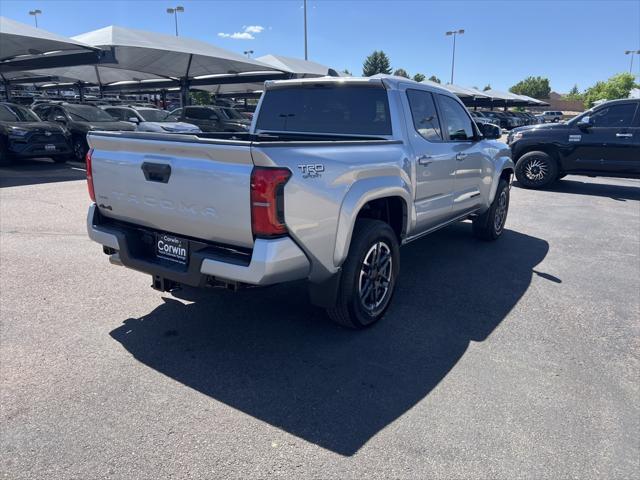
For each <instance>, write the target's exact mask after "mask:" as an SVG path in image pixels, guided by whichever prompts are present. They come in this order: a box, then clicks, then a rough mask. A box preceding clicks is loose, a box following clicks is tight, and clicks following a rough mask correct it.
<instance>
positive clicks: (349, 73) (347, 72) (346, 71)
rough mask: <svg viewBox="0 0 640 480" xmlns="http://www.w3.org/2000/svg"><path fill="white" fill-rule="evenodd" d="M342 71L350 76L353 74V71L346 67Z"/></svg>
mask: <svg viewBox="0 0 640 480" xmlns="http://www.w3.org/2000/svg"><path fill="white" fill-rule="evenodd" d="M342 73H344V74H345V75H347V76H348V77H350V76H351V72H350V71H349V70H347V69H346V68H345V69H344V70H342Z"/></svg>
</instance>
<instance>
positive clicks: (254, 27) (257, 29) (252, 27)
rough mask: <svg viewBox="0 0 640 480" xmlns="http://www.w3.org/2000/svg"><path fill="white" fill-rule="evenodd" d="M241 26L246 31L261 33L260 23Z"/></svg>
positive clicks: (262, 28)
mask: <svg viewBox="0 0 640 480" xmlns="http://www.w3.org/2000/svg"><path fill="white" fill-rule="evenodd" d="M242 28H244V31H245V32H247V33H261V32H262V31H263V30H264V27H263V26H262V25H245V26H243V27H242Z"/></svg>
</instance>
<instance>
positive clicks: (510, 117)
mask: <svg viewBox="0 0 640 480" xmlns="http://www.w3.org/2000/svg"><path fill="white" fill-rule="evenodd" d="M470 113H471V116H472V117H473V119H474V120H475V121H476V123H492V124H494V125H498V126H499V127H500V128H502V129H504V130H511V129H514V128H517V127H522V126H526V125H537V124H538V123H542V122H540V120H539V119H538V118H536V116H535V115H534V114H532V113H530V112H518V111H511V110H500V111H498V110H471V111H470Z"/></svg>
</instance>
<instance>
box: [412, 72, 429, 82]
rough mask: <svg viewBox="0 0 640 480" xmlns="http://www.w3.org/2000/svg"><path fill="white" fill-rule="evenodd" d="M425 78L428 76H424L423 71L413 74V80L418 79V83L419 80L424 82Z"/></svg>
mask: <svg viewBox="0 0 640 480" xmlns="http://www.w3.org/2000/svg"><path fill="white" fill-rule="evenodd" d="M425 78H427V77H425V76H424V75H423V74H421V73H416V74H415V75H414V76H413V80H414V81H416V82H418V83H419V82H422V81H423V80H424V79H425Z"/></svg>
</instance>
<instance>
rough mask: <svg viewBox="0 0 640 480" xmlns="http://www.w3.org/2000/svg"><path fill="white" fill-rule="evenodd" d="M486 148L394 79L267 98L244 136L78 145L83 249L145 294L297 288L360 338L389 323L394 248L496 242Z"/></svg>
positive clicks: (457, 114)
mask: <svg viewBox="0 0 640 480" xmlns="http://www.w3.org/2000/svg"><path fill="white" fill-rule="evenodd" d="M499 135H500V132H499V129H498V128H497V127H496V126H494V125H490V124H487V125H483V126H477V125H476V124H475V123H474V122H473V120H472V119H471V117H470V116H469V113H468V112H467V110H466V109H465V108H464V106H463V105H462V103H460V101H459V100H458V99H457V98H456V97H455V96H453V95H452V94H450V93H449V92H447V91H446V90H444V89H440V88H438V87H432V86H426V85H423V84H419V83H416V82H413V81H411V80H407V79H405V78H398V77H390V76H376V77H369V78H321V79H301V80H286V81H273V82H267V83H266V85H265V92H264V94H263V96H262V98H261V100H260V103H259V105H258V108H257V110H256V114H255V116H254V119H253V123H252V126H251V129H250V131H249V132H247V133H229V134H224V133H218V134H215V133H211V134H197V135H184V134H160V133H158V134H156V133H134V132H131V133H129V132H126V133H125V132H120V133H114V132H91V133H90V134H89V136H88V141H89V144H90V146H91V150H90V152H89V154H88V155H87V180H88V184H89V193H90V196H91V198H92V200H93V204H92V205H91V207H90V208H89V214H88V219H87V223H88V225H87V226H88V231H89V236H90V237H91V238H92V239H93V240H94V241H96V242H98V243H99V244H101V245H102V246H103V250H104V253H106V254H107V255H109V259H110V261H111V262H112V263H113V264H116V265H124V266H126V267H129V268H132V269H135V270H138V271H141V272H146V273H148V274H151V276H152V279H153V280H152V281H153V283H152V286H153V287H154V288H156V289H158V290H161V291H172V290H174V289H176V288H179V287H180V286H181V285H191V286H201V287H205V286H214V287H215V286H222V287H226V288H232V289H236V288H239V287H242V286H246V285H254V286H255V285H270V284H274V283H281V282H288V281H292V280H302V279H306V280H307V281H308V283H309V287H310V297H311V301H312V302H313V303H314V304H316V305H319V306H322V307H324V308H326V310H327V312H328V314H329V316H330V317H331V318H332V319H333V320H334V321H336V322H338V323H340V324H342V325H345V326H348V327H352V328H362V327H366V326H368V325H371V324H373V323H374V322H376V321H377V320H379V319H380V318H381V317H382V316H383V315H384V313H385V311H386V310H387V308H388V307H389V303H390V301H391V298H392V295H393V292H394V288H395V287H396V285H397V281H398V275H399V272H400V252H399V247H400V245H403V244H406V243H408V242H411V241H413V240H416V239H418V238H420V237H422V236H423V235H426V234H428V233H431V232H433V231H435V230H437V229H439V228H442V227H444V226H446V225H448V224H451V223H452V222H457V221H462V220H465V219H471V220H472V221H473V232H474V233H475V235H476V236H477V237H479V238H481V239H484V240H494V239H496V238H498V237H499V236H500V235H501V234H502V232H503V229H504V225H505V220H506V217H507V210H508V206H509V191H510V183H511V178H512V176H513V172H514V165H513V162H512V161H511V157H510V151H509V148H508V147H507V146H506V145H505V144H504V143H501V142H498V141H496V140H495V139H496V138H498V137H499Z"/></svg>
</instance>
